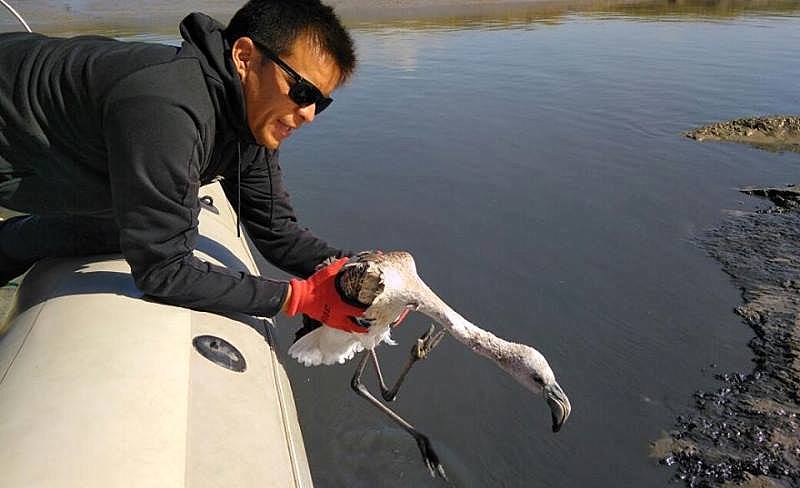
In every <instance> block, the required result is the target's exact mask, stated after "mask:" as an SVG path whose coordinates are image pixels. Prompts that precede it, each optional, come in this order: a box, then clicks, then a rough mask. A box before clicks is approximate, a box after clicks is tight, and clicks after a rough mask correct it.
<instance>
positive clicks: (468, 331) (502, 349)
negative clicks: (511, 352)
mask: <svg viewBox="0 0 800 488" xmlns="http://www.w3.org/2000/svg"><path fill="white" fill-rule="evenodd" d="M418 285H419V286H418V287H417V290H416V293H415V294H418V295H419V296H418V300H419V302H418V303H419V309H418V310H419V311H420V312H422V313H424V314H425V315H427V316H429V317H431V318H432V319H433V320H435V321H436V322H438V323H440V324H442V325H443V326H445V327H447V329H448V330H449V331H450V334H451V335H452V336H453V337H455V338H456V339H457V340H458V341H459V342H461V343H463V344H464V345H466V346H467V347H469V348H470V349H472V350H473V351H474V352H476V353H478V354H480V355H481V356H484V357H486V358H489V359H491V360H493V361H495V362H497V363H498V364H500V365H503V363H504V362H505V360H506V359H507V358H506V357H505V356H506V355H507V353H506V351H507V350H508V345H509V342H508V341H505V340H503V339H501V338H499V337H497V336H496V335H494V334H492V333H491V332H489V331H486V330H483V329H481V328H480V327H478V326H476V325H474V324H472V323H471V322H470V321H468V320H467V319H465V318H464V317H462V316H461V315H460V314H459V313H458V312H456V311H455V310H453V309H452V308H450V306H449V305H447V304H446V303H445V302H444V301H443V300H442V299H441V298H439V297H438V296H437V295H436V293H434V292H433V291H432V290H431V289H430V288H429V287H428V286H427V285H426V284H425V283H424V282H423V281H422V280H419V283H418Z"/></svg>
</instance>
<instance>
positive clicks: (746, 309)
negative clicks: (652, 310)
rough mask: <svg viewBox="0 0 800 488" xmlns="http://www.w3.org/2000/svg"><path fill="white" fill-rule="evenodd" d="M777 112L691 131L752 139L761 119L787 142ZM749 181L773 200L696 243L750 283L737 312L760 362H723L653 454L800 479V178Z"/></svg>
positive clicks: (688, 474)
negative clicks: (738, 367) (748, 366)
mask: <svg viewBox="0 0 800 488" xmlns="http://www.w3.org/2000/svg"><path fill="white" fill-rule="evenodd" d="M776 120H778V119H777V118H758V119H740V120H737V121H733V122H728V123H721V124H714V125H712V126H708V127H710V128H711V129H710V130H709V129H708V127H707V128H702V129H699V130H698V131H693V132H694V133H695V134H701V135H700V136H699V137H702V134H712V135H713V136H714V137H716V138H717V140H733V141H737V142H747V143H750V141H743V140H742V137H741V136H742V134H745V135H747V130H748V129H742V128H743V127H756V130H759V131H761V135H762V136H764V138H768V139H769V141H768V142H766V144H768V147H765V149H772V148H775V147H785V143H786V138H787V137H791V136H792V133H791V131H786V130H783V128H784V127H785V126H786V125H787V124H783V123H774V122H775V121H776ZM782 120H785V119H782ZM743 121H744V122H743ZM752 121H756V122H757V123H756V124H753V123H751V122H752ZM771 128H772V129H780V130H771ZM764 143H765V142H764V141H763V140H762V141H760V144H764ZM741 191H742V192H743V193H747V194H750V195H756V196H762V197H764V198H768V199H769V200H770V201H771V202H772V203H773V204H774V206H772V207H767V208H764V209H762V210H759V211H757V212H752V213H750V212H747V213H745V212H736V213H733V214H732V215H731V216H729V217H728V218H727V219H726V220H725V221H724V222H723V224H722V225H721V226H720V227H718V228H716V229H713V230H711V231H709V232H708V233H706V235H705V236H704V237H702V238H701V239H700V241H699V242H698V244H699V245H700V246H701V247H703V248H704V249H706V250H707V251H708V253H709V254H710V255H711V256H713V257H714V258H715V259H717V260H718V261H719V262H720V263H721V264H722V267H723V269H724V271H725V272H726V273H727V274H729V275H730V276H731V278H732V280H733V282H734V284H735V285H736V286H737V287H739V288H740V289H741V290H742V299H743V304H742V305H740V306H739V307H737V308H736V309H735V313H736V314H737V315H739V316H740V317H741V319H742V321H743V322H744V323H745V324H747V325H748V326H749V327H751V328H752V329H753V331H754V332H755V335H756V337H755V338H754V339H753V340H752V341H751V342H750V344H749V346H750V348H751V349H752V350H753V353H754V359H753V360H754V363H755V367H754V369H753V370H752V371H749V372H733V373H728V372H720V373H718V374H717V375H716V378H717V379H718V380H720V383H721V386H720V387H719V388H718V389H717V390H716V391H712V392H704V391H697V392H695V394H694V411H692V412H691V413H688V414H685V415H681V416H679V417H678V418H677V421H676V428H675V429H674V430H673V431H672V432H670V433H669V434H667V435H665V436H664V437H663V438H662V439H659V440H658V441H656V442H655V443H654V444H653V446H652V454H653V456H655V457H658V458H660V460H661V462H662V464H666V465H668V466H676V467H677V475H676V476H677V477H678V478H679V479H681V480H684V481H685V482H686V484H687V485H688V486H718V485H722V486H734V483H741V484H737V485H736V486H751V487H783V486H797V485H798V483H800V417H799V416H800V210H799V209H800V205H799V204H800V187H795V186H791V185H790V186H788V187H782V188H745V189H742V190H741ZM710 367H712V368H713V367H714V365H710ZM723 483H724V485H723Z"/></svg>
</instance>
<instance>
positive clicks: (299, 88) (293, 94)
mask: <svg viewBox="0 0 800 488" xmlns="http://www.w3.org/2000/svg"><path fill="white" fill-rule="evenodd" d="M321 96H322V94H321V93H320V92H319V90H317V89H316V88H315V87H313V86H311V85H309V84H308V83H303V82H302V81H301V82H298V83H295V84H294V85H292V88H291V89H289V97H290V98H291V99H292V101H293V102H294V103H296V104H298V105H300V106H301V107H308V106H309V105H311V104H312V103H314V102H316V101H317V99H318V98H320V97H321Z"/></svg>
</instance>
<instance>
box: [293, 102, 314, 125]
mask: <svg viewBox="0 0 800 488" xmlns="http://www.w3.org/2000/svg"><path fill="white" fill-rule="evenodd" d="M316 111H317V106H316V104H313V103H312V104H311V105H308V106H306V107H301V108H299V109H298V110H297V113H298V114H300V117H301V118H302V119H303V123H305V124H309V123H311V122H313V121H314V117H315V116H316Z"/></svg>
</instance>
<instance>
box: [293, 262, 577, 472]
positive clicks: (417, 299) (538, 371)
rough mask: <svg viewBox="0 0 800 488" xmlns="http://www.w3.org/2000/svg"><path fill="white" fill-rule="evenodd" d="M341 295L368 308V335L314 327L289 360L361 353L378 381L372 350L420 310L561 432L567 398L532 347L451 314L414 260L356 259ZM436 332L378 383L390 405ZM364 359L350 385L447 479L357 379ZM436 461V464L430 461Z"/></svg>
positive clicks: (329, 359)
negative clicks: (394, 376) (547, 412)
mask: <svg viewBox="0 0 800 488" xmlns="http://www.w3.org/2000/svg"><path fill="white" fill-rule="evenodd" d="M337 280H338V285H339V290H340V292H341V293H342V294H343V296H344V298H346V299H348V300H351V301H358V302H359V303H361V304H362V305H365V306H367V308H366V310H365V311H364V314H363V316H362V317H360V318H359V319H358V320H359V322H360V323H361V324H363V325H365V326H368V327H369V328H368V329H367V330H368V331H367V332H365V333H351V332H345V331H342V330H339V329H334V328H331V327H327V326H323V327H319V328H317V329H315V330H313V331H311V332H309V333H307V334H306V335H304V336H303V337H301V338H300V339H299V340H297V342H295V343H294V344H293V345H292V347H291V348H289V354H290V355H291V356H292V357H294V358H295V359H297V360H298V361H300V362H301V363H303V364H305V365H306V366H316V365H320V364H333V363H344V362H345V361H347V360H348V359H351V358H353V356H355V354H356V353H358V352H360V351H363V350H366V351H367V352H368V353H369V354H370V355H371V357H372V359H373V362H374V364H375V367H376V369H377V370H378V373H379V376H380V369H379V367H378V363H377V357H376V356H375V353H374V349H375V347H376V346H377V345H378V344H380V343H381V342H387V343H391V344H394V342H393V341H392V339H391V328H392V326H393V325H394V324H395V323H397V321H398V320H397V319H398V317H402V316H403V315H404V314H405V313H407V312H408V310H409V309H411V310H418V311H419V312H422V313H423V314H425V315H427V316H429V317H430V318H432V319H433V320H434V321H435V322H437V323H438V324H441V325H442V326H443V327H444V328H445V329H446V330H447V331H448V332H449V333H450V335H452V336H453V337H455V338H456V339H457V340H458V341H460V342H461V343H463V344H465V345H466V346H467V347H469V348H470V349H471V350H472V351H474V352H476V353H478V354H480V355H482V356H484V357H486V358H488V359H491V360H492V361H494V362H495V363H496V364H497V365H498V366H499V367H500V368H502V369H503V370H504V371H506V372H507V373H509V374H510V375H511V376H512V377H514V379H516V380H517V381H518V382H520V383H522V384H523V385H524V386H525V387H527V388H528V389H530V390H531V391H533V392H536V393H543V394H544V396H545V399H546V400H547V403H548V405H549V406H550V408H551V411H552V417H553V431H558V430H559V429H560V427H561V425H562V424H563V423H564V421H566V419H567V417H568V416H569V414H570V411H571V405H570V402H569V399H568V398H567V396H566V395H565V394H564V392H563V391H562V390H561V387H560V386H559V385H558V383H557V382H556V380H555V375H554V374H553V371H552V369H550V366H549V365H548V363H547V360H545V358H544V356H542V355H541V354H540V353H539V352H538V351H537V350H536V349H534V348H532V347H530V346H526V345H524V344H517V343H513V342H508V341H506V340H504V339H501V338H499V337H497V336H495V335H494V334H492V333H491V332H488V331H485V330H483V329H481V328H479V327H477V326H475V325H473V324H472V323H470V322H469V321H467V320H466V319H464V318H463V317H462V316H461V315H459V314H458V313H457V312H455V311H454V310H453V309H451V308H450V307H449V306H448V305H447V304H446V303H445V302H444V301H442V300H441V299H440V298H439V297H438V296H437V295H436V294H435V293H434V292H433V291H431V289H430V288H429V287H428V286H427V285H426V284H425V283H424V282H423V281H422V280H421V279H420V277H419V275H418V274H417V270H416V265H415V264H414V259H413V258H412V257H411V255H410V254H408V253H406V252H389V253H380V252H367V253H361V254H359V255H357V256H354V257H353V258H351V259H350V261H349V262H348V263H347V264H345V266H344V267H342V269H341V270H340V272H339V275H338V277H337ZM432 333H433V329H432V330H431V331H430V332H429V333H428V334H426V335H425V336H423V338H421V339H420V341H418V342H419V344H418V345H417V346H416V347H417V349H416V351H418V352H417V353H416V355H417V357H416V358H415V357H414V355H415V353H414V351H415V350H414V349H412V360H411V361H410V362H409V364H407V366H406V369H405V370H404V371H403V373H402V374H401V377H400V379H399V380H398V383H397V384H396V385H395V387H394V388H393V389H392V390H391V391H390V390H388V389H387V388H386V387H385V385H384V384H383V381H382V377H381V388H382V391H383V396H384V398H385V399H386V400H392V399H393V398H394V395H396V393H397V389H398V388H399V385H400V383H401V382H402V380H403V378H404V377H405V373H406V372H407V371H408V368H410V366H411V365H412V364H413V362H414V361H416V360H417V359H420V358H422V357H425V355H427V352H429V351H430V349H432V348H433V347H434V346H435V345H436V343H438V340H439V339H440V338H441V333H440V334H437V335H432ZM367 358H368V356H367V355H365V356H364V358H363V359H362V361H361V363H360V364H359V368H358V369H357V371H356V375H355V376H354V377H353V387H354V388H355V389H356V390H357V391H358V392H359V393H360V394H361V395H362V396H365V397H367V398H368V399H369V400H370V401H372V402H373V403H375V404H376V406H378V407H379V408H381V409H382V410H383V411H384V412H385V413H387V415H389V416H391V417H392V418H393V419H395V420H396V421H398V422H399V423H401V425H403V427H404V428H405V429H406V430H408V431H409V433H411V434H412V435H413V436H414V437H415V439H416V440H417V442H418V444H419V446H420V450H421V451H422V454H423V457H424V458H425V461H426V462H427V463H428V467H429V468H431V472H432V473H433V472H434V470H433V467H436V468H437V469H439V471H440V473H441V474H442V475H444V472H443V470H442V469H441V466H440V465H439V464H438V460H436V459H435V458H436V456H435V454H434V453H433V451H432V449H431V448H430V446H429V445H428V441H427V438H425V436H423V435H422V434H420V433H419V432H418V431H416V429H414V428H413V427H411V425H410V424H408V423H407V422H405V421H404V420H402V419H401V418H399V416H397V415H396V414H394V412H392V411H391V410H389V409H388V407H386V406H385V405H383V404H380V402H378V401H377V400H376V399H375V398H374V397H372V396H371V395H370V394H369V392H367V391H366V390H365V388H364V387H363V385H361V383H360V377H361V373H362V372H363V370H364V367H365V366H366V361H367ZM429 458H434V461H435V462H432V461H431V459H429Z"/></svg>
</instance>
